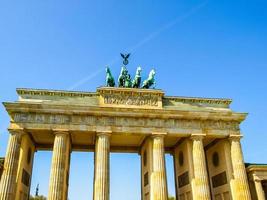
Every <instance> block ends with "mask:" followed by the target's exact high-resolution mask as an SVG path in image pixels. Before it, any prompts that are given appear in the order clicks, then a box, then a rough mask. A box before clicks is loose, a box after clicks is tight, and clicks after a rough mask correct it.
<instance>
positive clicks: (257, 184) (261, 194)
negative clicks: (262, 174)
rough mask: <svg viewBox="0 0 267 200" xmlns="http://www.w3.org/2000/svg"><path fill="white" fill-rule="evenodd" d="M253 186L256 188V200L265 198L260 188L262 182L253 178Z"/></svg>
mask: <svg viewBox="0 0 267 200" xmlns="http://www.w3.org/2000/svg"><path fill="white" fill-rule="evenodd" d="M254 183H255V188H256V193H257V197H258V200H265V194H264V191H263V188H262V184H261V181H260V180H255V181H254Z"/></svg>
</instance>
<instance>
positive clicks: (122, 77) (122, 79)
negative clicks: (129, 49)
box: [118, 66, 128, 87]
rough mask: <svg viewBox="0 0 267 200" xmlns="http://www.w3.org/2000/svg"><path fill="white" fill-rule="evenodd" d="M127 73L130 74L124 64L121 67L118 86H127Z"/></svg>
mask: <svg viewBox="0 0 267 200" xmlns="http://www.w3.org/2000/svg"><path fill="white" fill-rule="evenodd" d="M127 75H128V70H127V69H126V67H125V66H122V68H121V73H120V76H119V79H118V86H119V87H125V82H126V79H127Z"/></svg>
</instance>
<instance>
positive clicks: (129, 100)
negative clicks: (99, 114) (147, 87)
mask: <svg viewBox="0 0 267 200" xmlns="http://www.w3.org/2000/svg"><path fill="white" fill-rule="evenodd" d="M103 98H104V104H116V105H120V104H121V105H135V106H155V107H158V97H157V96H152V95H143V96H141V95H140V96H130V95H125V96H122V95H120V94H104V95H103Z"/></svg>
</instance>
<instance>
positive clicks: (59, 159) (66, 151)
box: [48, 133, 70, 200]
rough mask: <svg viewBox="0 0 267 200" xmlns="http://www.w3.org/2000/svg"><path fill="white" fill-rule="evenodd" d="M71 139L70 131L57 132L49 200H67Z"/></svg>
mask: <svg viewBox="0 0 267 200" xmlns="http://www.w3.org/2000/svg"><path fill="white" fill-rule="evenodd" d="M69 140H70V138H69V134H68V133H56V135H55V141H54V148H53V156H52V164H51V172H50V182H49V192H48V200H67V193H68V183H67V181H68V171H69V159H70V158H69V156H70V141H69Z"/></svg>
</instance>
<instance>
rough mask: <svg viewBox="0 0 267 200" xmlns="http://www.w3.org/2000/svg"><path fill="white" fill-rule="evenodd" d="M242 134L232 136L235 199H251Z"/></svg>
mask: <svg viewBox="0 0 267 200" xmlns="http://www.w3.org/2000/svg"><path fill="white" fill-rule="evenodd" d="M240 138H241V136H240V135H232V136H230V146H231V161H232V166H233V176H234V180H233V192H232V193H233V199H234V200H235V199H236V200H239V199H242V200H250V199H251V196H250V190H249V185H248V179H247V173H246V169H245V165H244V160H243V153H242V149H241V144H240Z"/></svg>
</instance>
